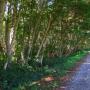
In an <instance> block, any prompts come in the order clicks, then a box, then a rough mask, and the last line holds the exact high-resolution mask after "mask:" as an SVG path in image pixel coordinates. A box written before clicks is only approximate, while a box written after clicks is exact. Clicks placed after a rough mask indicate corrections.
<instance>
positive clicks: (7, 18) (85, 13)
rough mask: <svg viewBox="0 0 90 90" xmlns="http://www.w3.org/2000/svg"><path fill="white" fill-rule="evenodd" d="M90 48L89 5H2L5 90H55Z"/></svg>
mask: <svg viewBox="0 0 90 90" xmlns="http://www.w3.org/2000/svg"><path fill="white" fill-rule="evenodd" d="M89 48H90V1H89V0H1V1H0V90H49V87H50V90H52V88H56V87H58V86H59V85H60V83H61V81H60V80H59V78H61V77H62V76H65V75H66V74H67V71H68V70H69V69H71V68H73V66H75V64H76V62H78V61H79V60H82V58H83V57H84V56H85V55H87V53H88V50H89ZM46 76H50V77H54V78H55V80H52V82H50V84H48V85H46V84H45V83H44V81H43V80H42V79H43V78H44V77H46ZM42 81H43V82H42ZM40 82H41V83H42V84H43V85H42V84H41V83H40ZM45 85H46V86H45Z"/></svg>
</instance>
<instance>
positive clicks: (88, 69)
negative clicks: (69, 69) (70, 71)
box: [65, 55, 90, 90]
mask: <svg viewBox="0 0 90 90" xmlns="http://www.w3.org/2000/svg"><path fill="white" fill-rule="evenodd" d="M65 90H90V55H88V56H87V57H86V58H85V62H84V63H83V64H82V65H81V66H80V67H79V69H78V70H77V71H76V72H75V75H74V76H73V77H72V78H71V80H70V82H68V84H67V86H66V88H65Z"/></svg>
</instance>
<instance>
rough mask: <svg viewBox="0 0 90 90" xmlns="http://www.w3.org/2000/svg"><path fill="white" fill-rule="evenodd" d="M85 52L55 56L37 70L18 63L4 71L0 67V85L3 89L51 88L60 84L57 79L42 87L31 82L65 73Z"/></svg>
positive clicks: (45, 89)
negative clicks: (61, 56)
mask: <svg viewBox="0 0 90 90" xmlns="http://www.w3.org/2000/svg"><path fill="white" fill-rule="evenodd" d="M86 54H87V51H79V52H76V53H74V54H72V55H70V56H68V57H63V58H60V57H56V58H53V59H51V60H49V62H46V66H44V67H42V68H39V69H37V70H33V69H32V67H30V66H24V67H21V66H20V65H12V68H10V69H8V70H6V71H4V70H3V69H2V68H0V85H1V86H2V88H3V90H53V88H56V87H58V85H60V83H59V82H58V81H53V82H52V83H49V84H48V85H47V86H44V87H43V86H42V85H38V84H37V83H36V84H33V82H35V81H37V80H40V79H41V78H42V77H44V76H48V75H52V76H54V77H62V76H64V75H66V74H67V70H69V69H70V68H72V67H73V66H75V63H76V62H78V61H79V60H82V59H81V58H83V57H84V56H85V55H86ZM47 61H48V60H47Z"/></svg>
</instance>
